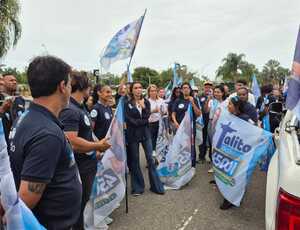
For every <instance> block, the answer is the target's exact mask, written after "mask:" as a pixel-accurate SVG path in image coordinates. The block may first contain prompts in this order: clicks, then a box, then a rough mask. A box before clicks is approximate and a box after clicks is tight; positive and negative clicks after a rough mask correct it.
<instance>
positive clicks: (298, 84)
mask: <svg viewBox="0 0 300 230" xmlns="http://www.w3.org/2000/svg"><path fill="white" fill-rule="evenodd" d="M292 74H293V76H292V78H291V79H290V80H289V83H288V91H287V98H286V107H287V108H288V109H289V110H292V111H293V112H294V114H295V115H296V116H297V118H298V120H300V27H299V32H298V37H297V42H296V49H295V55H294V62H293V69H292Z"/></svg>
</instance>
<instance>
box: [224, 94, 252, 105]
mask: <svg viewBox="0 0 300 230" xmlns="http://www.w3.org/2000/svg"><path fill="white" fill-rule="evenodd" d="M235 96H237V93H236V92H235V93H232V94H230V96H229V98H232V97H235ZM248 102H249V103H251V104H252V105H253V106H254V107H255V106H256V103H255V97H254V95H253V94H252V93H248Z"/></svg>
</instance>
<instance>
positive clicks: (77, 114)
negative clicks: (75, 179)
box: [59, 97, 97, 175]
mask: <svg viewBox="0 0 300 230" xmlns="http://www.w3.org/2000/svg"><path fill="white" fill-rule="evenodd" d="M59 119H60V121H61V122H62V124H63V126H64V131H65V132H78V137H81V138H83V139H85V140H87V141H94V139H93V129H92V121H91V118H90V114H89V113H88V111H87V110H86V109H85V107H84V105H83V104H79V103H78V102H77V101H76V100H75V99H74V98H72V97H71V98H70V103H69V105H68V107H67V108H65V109H64V110H63V111H61V113H60V114H59ZM94 153H95V151H92V152H89V153H81V152H76V151H74V155H75V159H76V163H77V165H78V169H79V172H80V175H82V174H89V173H91V172H95V171H96V170H97V160H96V158H95V154H94Z"/></svg>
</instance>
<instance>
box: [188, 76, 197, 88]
mask: <svg viewBox="0 0 300 230" xmlns="http://www.w3.org/2000/svg"><path fill="white" fill-rule="evenodd" d="M189 83H190V86H191V87H192V88H193V87H195V86H196V84H195V81H194V79H193V78H192V79H191V80H190V82H189Z"/></svg>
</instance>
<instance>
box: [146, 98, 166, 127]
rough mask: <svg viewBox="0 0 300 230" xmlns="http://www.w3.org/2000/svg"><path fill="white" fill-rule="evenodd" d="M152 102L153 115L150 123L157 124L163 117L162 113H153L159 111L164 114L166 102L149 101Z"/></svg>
mask: <svg viewBox="0 0 300 230" xmlns="http://www.w3.org/2000/svg"><path fill="white" fill-rule="evenodd" d="M148 100H149V102H150V111H151V115H150V117H149V122H150V123H152V122H157V121H159V119H160V117H161V113H160V112H156V113H152V111H154V110H156V109H159V110H160V111H161V112H164V110H165V102H164V100H163V99H161V98H158V99H157V100H152V99H151V98H149V99H148Z"/></svg>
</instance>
